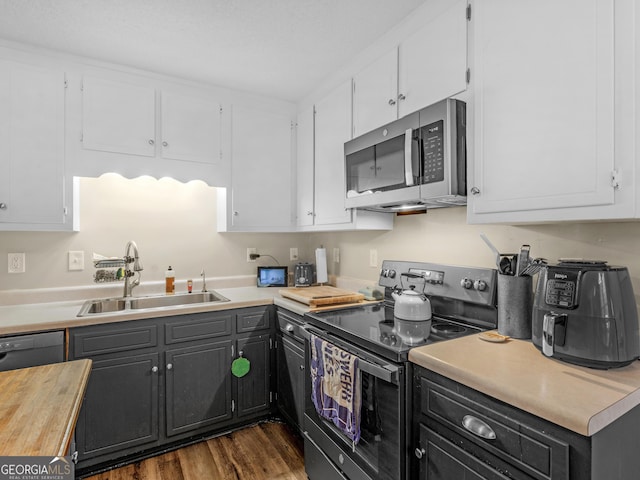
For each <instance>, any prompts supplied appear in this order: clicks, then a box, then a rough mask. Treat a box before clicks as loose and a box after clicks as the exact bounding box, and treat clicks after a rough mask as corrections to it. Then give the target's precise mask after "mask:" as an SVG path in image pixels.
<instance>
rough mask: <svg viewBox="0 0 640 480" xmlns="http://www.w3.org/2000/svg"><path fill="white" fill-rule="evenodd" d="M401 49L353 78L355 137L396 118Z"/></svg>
mask: <svg viewBox="0 0 640 480" xmlns="http://www.w3.org/2000/svg"><path fill="white" fill-rule="evenodd" d="M397 96H398V49H397V48H394V49H393V50H391V51H389V52H387V53H386V54H385V55H383V56H381V57H380V58H378V59H377V60H376V61H375V62H373V63H371V64H370V65H368V66H367V67H366V68H365V69H363V70H362V71H360V72H359V73H358V74H357V75H355V76H354V77H353V136H354V137H357V136H359V135H362V134H363V133H367V132H369V131H371V130H373V129H375V128H377V127H379V126H381V125H385V124H387V123H389V122H392V121H394V120H395V119H396V118H397V115H398V110H397Z"/></svg>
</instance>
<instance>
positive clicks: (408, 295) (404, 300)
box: [391, 285, 431, 321]
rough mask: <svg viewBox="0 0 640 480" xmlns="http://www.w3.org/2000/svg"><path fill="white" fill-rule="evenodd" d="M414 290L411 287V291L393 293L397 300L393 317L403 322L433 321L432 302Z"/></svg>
mask: <svg viewBox="0 0 640 480" xmlns="http://www.w3.org/2000/svg"><path fill="white" fill-rule="evenodd" d="M414 288H415V287H414V286H413V285H411V288H410V289H409V290H403V291H402V292H401V293H397V292H393V293H391V296H392V297H393V299H394V300H395V305H394V307H393V316H394V317H397V318H400V319H402V320H413V321H425V320H431V302H430V301H429V299H428V298H427V297H426V296H425V295H424V294H423V293H419V292H416V291H415V290H414Z"/></svg>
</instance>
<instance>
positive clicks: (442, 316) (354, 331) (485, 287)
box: [306, 260, 497, 362]
mask: <svg viewBox="0 0 640 480" xmlns="http://www.w3.org/2000/svg"><path fill="white" fill-rule="evenodd" d="M496 275H497V274H496V271H495V270H493V269H486V268H476V267H458V266H451V265H440V264H431V263H421V262H406V261H388V260H385V261H384V262H383V263H382V269H381V271H380V281H379V285H380V286H381V287H384V288H385V301H384V302H381V303H379V304H374V305H364V306H356V307H350V308H344V309H338V310H329V311H324V312H316V313H308V314H307V315H306V320H307V321H308V322H309V323H310V324H312V325H315V326H316V327H318V328H320V329H323V330H326V331H327V332H329V333H331V334H332V335H334V336H337V337H339V338H341V339H343V340H346V341H348V342H351V343H353V344H354V345H357V346H361V347H365V348H367V349H369V350H371V351H372V352H374V353H377V354H379V355H382V356H384V357H385V358H387V359H390V360H392V361H396V362H404V361H407V359H408V355H409V350H411V349H412V348H414V347H417V346H421V345H428V344H430V343H435V342H440V341H445V340H451V339H453V338H458V337H462V336H465V335H471V334H473V333H478V332H481V331H484V330H490V329H493V328H496V326H497V308H496V302H495V295H496ZM412 286H413V287H412ZM410 287H411V288H415V289H416V290H417V291H420V292H424V294H425V295H426V296H427V297H428V298H429V300H430V302H431V306H432V310H433V318H432V319H431V321H426V322H416V321H408V320H401V319H398V318H395V317H394V315H393V300H392V297H391V292H392V291H394V290H398V289H400V290H401V289H406V288H410Z"/></svg>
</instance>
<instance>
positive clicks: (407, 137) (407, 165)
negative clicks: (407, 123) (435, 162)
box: [404, 128, 413, 187]
mask: <svg viewBox="0 0 640 480" xmlns="http://www.w3.org/2000/svg"><path fill="white" fill-rule="evenodd" d="M412 148H413V129H412V128H408V129H407V130H406V131H405V132H404V181H405V183H406V184H407V187H410V186H411V185H413V162H412V161H411V159H412V155H411V149H412Z"/></svg>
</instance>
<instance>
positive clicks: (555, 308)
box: [532, 260, 640, 369]
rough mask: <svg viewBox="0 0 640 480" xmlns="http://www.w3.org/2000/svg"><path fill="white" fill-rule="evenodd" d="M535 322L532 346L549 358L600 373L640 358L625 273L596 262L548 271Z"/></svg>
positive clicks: (568, 263) (567, 263)
mask: <svg viewBox="0 0 640 480" xmlns="http://www.w3.org/2000/svg"><path fill="white" fill-rule="evenodd" d="M532 320H533V324H532V341H533V344H534V345H535V346H536V347H537V348H538V349H540V350H541V351H542V353H543V354H544V355H546V356H548V357H552V358H557V359H559V360H563V361H566V362H569V363H574V364H577V365H583V366H587V367H592V368H601V369H607V368H616V367H622V366H625V365H629V364H630V363H631V362H633V361H634V360H636V359H638V357H640V324H639V322H638V312H637V307H636V303H635V297H634V294H633V288H632V285H631V278H630V277H629V272H628V270H627V268H626V267H614V266H609V265H607V263H606V262H603V261H594V260H560V262H559V263H558V264H557V265H549V266H547V267H546V268H545V269H544V270H542V272H541V273H540V279H539V280H538V286H537V288H536V293H535V297H534V302H533V314H532Z"/></svg>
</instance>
